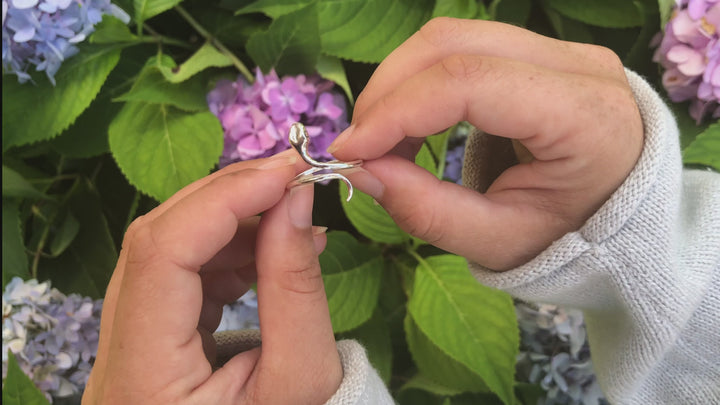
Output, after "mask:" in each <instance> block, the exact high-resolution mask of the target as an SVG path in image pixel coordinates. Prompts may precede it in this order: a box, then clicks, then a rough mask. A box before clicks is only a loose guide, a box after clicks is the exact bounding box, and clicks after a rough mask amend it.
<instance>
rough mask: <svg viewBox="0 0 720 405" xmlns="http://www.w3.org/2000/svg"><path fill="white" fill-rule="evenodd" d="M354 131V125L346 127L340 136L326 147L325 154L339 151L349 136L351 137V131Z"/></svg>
mask: <svg viewBox="0 0 720 405" xmlns="http://www.w3.org/2000/svg"><path fill="white" fill-rule="evenodd" d="M354 129H355V125H350V126H349V127H347V128H346V129H345V130H344V131H343V132H342V133H341V134H340V135H338V137H337V138H335V140H334V141H333V142H332V143H331V144H330V146H328V148H327V152H328V153H333V152H335V151H336V150H338V149H340V147H341V146H342V145H343V144H344V143H345V142H347V141H348V139H350V135H352V132H353V130H354Z"/></svg>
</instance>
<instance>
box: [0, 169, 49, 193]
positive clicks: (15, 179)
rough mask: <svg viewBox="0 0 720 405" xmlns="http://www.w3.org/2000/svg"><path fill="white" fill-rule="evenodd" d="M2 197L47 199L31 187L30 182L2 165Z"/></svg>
mask: <svg viewBox="0 0 720 405" xmlns="http://www.w3.org/2000/svg"><path fill="white" fill-rule="evenodd" d="M2 196H3V198H5V197H19V198H31V199H48V198H49V197H48V196H47V195H45V194H44V193H42V192H40V191H39V190H38V189H36V188H35V187H33V185H32V184H30V182H28V181H27V180H25V178H24V177H23V176H22V175H20V173H18V172H16V171H15V170H13V169H11V168H9V167H7V166H5V165H3V167H2Z"/></svg>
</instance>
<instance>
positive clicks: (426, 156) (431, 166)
mask: <svg viewBox="0 0 720 405" xmlns="http://www.w3.org/2000/svg"><path fill="white" fill-rule="evenodd" d="M415 164H416V165H418V166H420V167H422V168H423V169H425V170H427V171H429V172H430V173H432V174H434V175H435V177H438V178H441V177H442V173H438V168H437V165H436V163H435V157H434V156H433V154H432V153H431V152H430V149H428V146H427V145H426V144H424V143H423V144H422V147H421V148H420V151H419V152H418V154H417V155H416V156H415Z"/></svg>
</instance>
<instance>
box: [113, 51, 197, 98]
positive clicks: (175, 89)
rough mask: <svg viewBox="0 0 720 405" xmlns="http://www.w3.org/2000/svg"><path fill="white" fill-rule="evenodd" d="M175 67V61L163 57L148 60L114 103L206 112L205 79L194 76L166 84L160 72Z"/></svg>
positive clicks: (166, 81) (165, 56)
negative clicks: (158, 105) (149, 104)
mask: <svg viewBox="0 0 720 405" xmlns="http://www.w3.org/2000/svg"><path fill="white" fill-rule="evenodd" d="M176 66H177V65H176V64H175V61H173V60H172V58H170V57H169V56H167V55H161V56H160V57H159V58H157V57H152V58H150V59H149V60H148V61H147V63H146V64H145V67H143V69H142V70H141V71H140V74H139V75H138V77H137V79H136V80H135V83H134V84H133V86H132V88H131V89H130V91H128V92H127V93H125V94H123V95H122V96H120V97H118V98H116V99H115V100H116V101H139V102H147V103H152V104H169V105H172V106H175V107H177V108H180V109H182V110H186V111H203V110H207V108H208V107H207V101H206V98H205V97H206V91H205V85H206V83H207V78H206V77H201V76H198V77H194V78H192V79H191V80H187V81H184V82H183V83H177V84H176V83H170V82H169V81H168V80H167V79H166V77H165V75H164V74H163V70H167V71H169V72H170V71H172V69H174V68H175V67H176Z"/></svg>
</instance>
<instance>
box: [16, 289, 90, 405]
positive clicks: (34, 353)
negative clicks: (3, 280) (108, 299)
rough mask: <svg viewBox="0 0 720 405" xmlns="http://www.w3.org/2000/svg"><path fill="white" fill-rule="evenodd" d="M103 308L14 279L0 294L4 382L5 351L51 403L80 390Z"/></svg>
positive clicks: (88, 299) (85, 378)
mask: <svg viewBox="0 0 720 405" xmlns="http://www.w3.org/2000/svg"><path fill="white" fill-rule="evenodd" d="M101 308H102V300H95V301H94V300H92V299H91V298H88V297H81V296H79V295H77V294H72V295H69V296H65V295H64V294H62V293H61V292H60V291H58V290H56V289H54V288H50V284H49V282H45V283H38V281H37V280H30V281H27V282H26V281H23V280H22V279H20V278H18V277H15V278H13V279H12V280H11V281H10V283H8V285H7V286H6V287H5V292H4V293H3V296H2V310H3V329H2V338H3V344H2V350H3V355H2V356H3V369H2V372H3V378H5V376H6V375H7V361H8V358H7V356H8V349H9V350H10V351H11V352H12V353H14V354H15V356H16V357H17V359H18V363H19V365H20V368H21V369H22V370H23V371H24V372H25V374H27V375H28V376H29V377H30V379H32V380H33V382H35V385H37V387H38V388H39V389H40V390H41V391H43V392H44V393H45V395H46V396H47V397H48V399H49V400H51V401H52V399H53V398H65V397H69V396H73V395H77V394H78V393H80V392H82V390H83V389H84V388H85V384H86V383H87V379H88V377H89V375H90V369H91V368H92V364H93V362H94V360H95V355H96V353H97V348H98V338H99V335H98V332H99V330H100V312H101Z"/></svg>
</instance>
